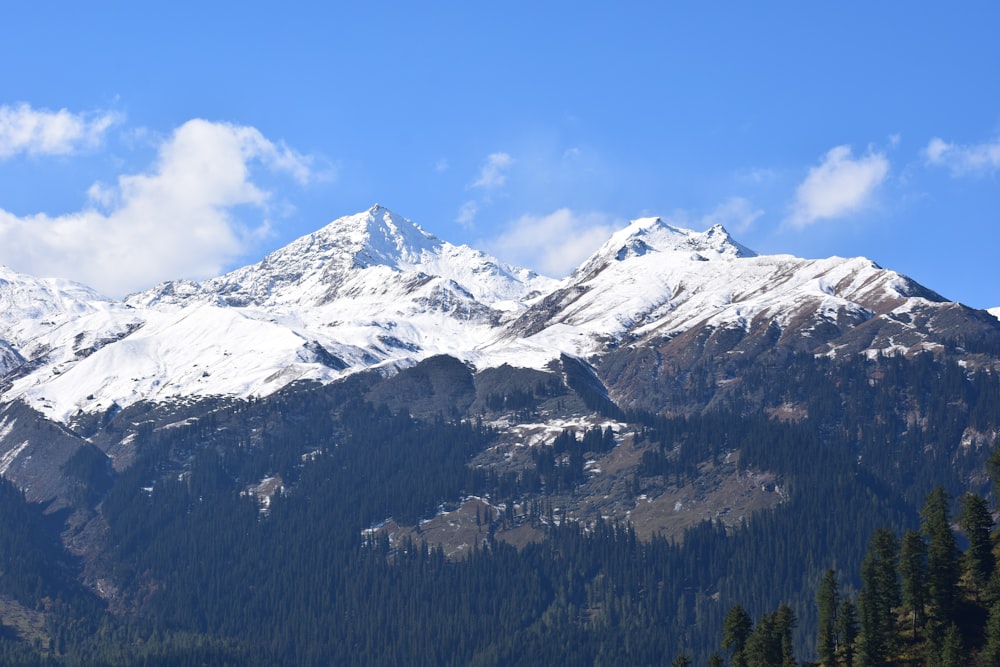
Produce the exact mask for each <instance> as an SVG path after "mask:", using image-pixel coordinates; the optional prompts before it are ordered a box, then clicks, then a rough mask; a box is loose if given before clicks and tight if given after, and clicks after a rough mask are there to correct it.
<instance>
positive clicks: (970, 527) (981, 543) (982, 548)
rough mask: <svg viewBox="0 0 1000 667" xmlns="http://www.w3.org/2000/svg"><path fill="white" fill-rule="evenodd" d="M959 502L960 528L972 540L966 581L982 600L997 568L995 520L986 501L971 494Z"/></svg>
mask: <svg viewBox="0 0 1000 667" xmlns="http://www.w3.org/2000/svg"><path fill="white" fill-rule="evenodd" d="M959 502H960V503H961V505H962V516H961V517H960V518H959V526H961V528H962V530H963V531H965V536H966V538H967V539H968V540H969V548H968V549H966V551H965V553H964V554H963V556H962V565H963V570H964V573H965V577H966V580H967V581H968V583H969V586H970V587H971V588H972V590H973V591H974V592H975V595H976V598H977V599H978V598H979V593H980V591H982V590H983V588H985V586H986V583H987V582H988V581H989V579H990V576H991V575H992V574H993V569H994V567H995V565H996V561H995V559H994V557H993V545H992V543H991V541H990V531H991V530H992V529H993V517H992V515H991V514H990V508H989V505H988V504H987V503H986V499H985V498H983V497H982V496H980V495H978V494H975V493H967V494H965V495H964V496H962V498H961V500H960V501H959Z"/></svg>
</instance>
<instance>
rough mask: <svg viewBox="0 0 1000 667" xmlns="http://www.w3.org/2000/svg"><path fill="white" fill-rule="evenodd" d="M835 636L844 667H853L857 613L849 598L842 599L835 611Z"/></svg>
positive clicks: (856, 634) (856, 635)
mask: <svg viewBox="0 0 1000 667" xmlns="http://www.w3.org/2000/svg"><path fill="white" fill-rule="evenodd" d="M837 636H838V637H839V638H840V651H839V653H840V657H841V660H842V661H843V664H844V667H854V642H855V641H856V640H857V638H858V611H857V608H856V607H855V606H854V601H853V600H851V598H844V600H843V602H841V603H840V609H838V610H837Z"/></svg>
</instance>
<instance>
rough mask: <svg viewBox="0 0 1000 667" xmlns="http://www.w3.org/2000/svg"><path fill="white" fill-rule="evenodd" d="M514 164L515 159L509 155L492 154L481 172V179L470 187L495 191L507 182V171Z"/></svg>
mask: <svg viewBox="0 0 1000 667" xmlns="http://www.w3.org/2000/svg"><path fill="white" fill-rule="evenodd" d="M512 164H514V158H512V157H511V156H510V155H508V154H507V153H490V154H489V156H487V158H486V164H484V165H483V168H482V170H481V171H480V172H479V178H477V179H476V180H475V182H473V184H472V185H471V186H470V187H473V188H484V189H486V190H493V189H496V188H499V187H501V186H503V185H504V184H505V183H506V182H507V169H509V168H510V166H511V165H512Z"/></svg>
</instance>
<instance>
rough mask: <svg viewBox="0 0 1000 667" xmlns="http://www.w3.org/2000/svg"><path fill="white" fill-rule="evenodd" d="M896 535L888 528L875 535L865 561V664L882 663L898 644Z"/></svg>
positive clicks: (861, 606) (861, 605)
mask: <svg viewBox="0 0 1000 667" xmlns="http://www.w3.org/2000/svg"><path fill="white" fill-rule="evenodd" d="M897 552H898V549H897V546H896V536H895V535H893V534H892V532H891V531H888V530H885V529H879V530H876V531H875V533H874V534H873V535H872V540H871V544H870V545H869V547H868V553H867V554H865V559H864V561H863V562H862V564H861V593H860V595H859V597H858V608H859V609H858V610H859V612H860V614H859V615H860V621H861V636H860V639H861V664H862V665H863V666H864V667H873V666H874V665H880V664H881V663H883V662H885V660H886V659H887V658H888V657H889V656H890V655H891V654H892V651H893V650H894V648H895V645H896V640H897V637H896V629H895V615H894V614H893V607H896V606H898V605H899V602H900V593H899V580H898V578H897V574H896V558H897Z"/></svg>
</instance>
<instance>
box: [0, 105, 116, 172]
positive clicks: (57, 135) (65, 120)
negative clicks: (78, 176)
mask: <svg viewBox="0 0 1000 667" xmlns="http://www.w3.org/2000/svg"><path fill="white" fill-rule="evenodd" d="M120 120H121V117H120V116H119V115H118V114H116V113H102V114H90V115H88V114H74V113H70V112H69V111H67V110H66V109H60V110H59V111H47V110H38V109H32V108H31V107H30V106H29V105H27V104H20V105H18V106H14V107H11V106H6V105H4V106H0V159H4V158H10V157H13V156H15V155H18V154H21V153H26V154H28V155H67V154H69V153H73V152H75V151H77V150H79V149H80V148H91V147H94V146H97V145H99V144H100V143H101V141H102V139H103V138H104V133H105V132H106V131H107V129H108V128H109V127H111V126H112V125H114V124H115V123H117V122H119V121H120Z"/></svg>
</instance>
